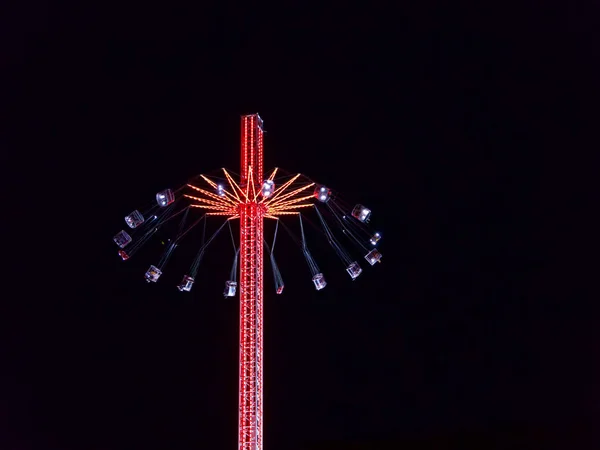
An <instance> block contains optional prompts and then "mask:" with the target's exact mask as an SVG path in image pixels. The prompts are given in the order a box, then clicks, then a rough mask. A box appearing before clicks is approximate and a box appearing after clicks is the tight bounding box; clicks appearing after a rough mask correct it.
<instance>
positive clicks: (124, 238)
mask: <svg viewBox="0 0 600 450" xmlns="http://www.w3.org/2000/svg"><path fill="white" fill-rule="evenodd" d="M113 241H115V243H116V244H117V245H118V246H119V247H121V248H123V247H125V246H126V245H127V244H129V243H130V242H131V236H129V235H128V234H127V232H126V231H124V230H121V231H119V232H118V233H117V234H116V235H115V237H114V238H113Z"/></svg>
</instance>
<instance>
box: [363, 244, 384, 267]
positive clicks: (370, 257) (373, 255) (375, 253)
mask: <svg viewBox="0 0 600 450" xmlns="http://www.w3.org/2000/svg"><path fill="white" fill-rule="evenodd" d="M365 259H366V260H367V261H369V264H371V265H374V264H375V263H377V262H381V253H379V250H377V249H376V248H374V249H373V250H371V251H370V252H369V253H367V254H366V255H365Z"/></svg>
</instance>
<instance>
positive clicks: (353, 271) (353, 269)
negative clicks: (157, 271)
mask: <svg viewBox="0 0 600 450" xmlns="http://www.w3.org/2000/svg"><path fill="white" fill-rule="evenodd" d="M346 272H348V273H349V274H350V277H351V278H352V279H353V280H355V279H356V277H358V276H359V275H360V274H361V273H362V269H361V267H360V266H359V265H358V263H357V262H356V261H354V262H353V263H351V264H350V265H349V266H348V267H347V268H346Z"/></svg>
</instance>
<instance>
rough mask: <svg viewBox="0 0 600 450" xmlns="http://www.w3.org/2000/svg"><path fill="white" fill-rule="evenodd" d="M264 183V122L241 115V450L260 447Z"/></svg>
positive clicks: (261, 434) (250, 116)
mask: <svg viewBox="0 0 600 450" xmlns="http://www.w3.org/2000/svg"><path fill="white" fill-rule="evenodd" d="M262 182H263V123H262V119H261V118H260V116H259V115H258V114H251V115H248V116H242V136H241V179H240V187H241V188H242V189H243V190H244V191H247V192H249V193H251V195H248V196H247V197H246V198H244V199H243V201H242V202H241V203H240V204H239V208H240V209H239V217H240V387H239V389H240V390H239V396H240V397H239V431H238V433H239V437H238V442H239V450H262V447H263V420H262V415H263V218H264V215H265V211H266V209H265V207H264V204H262V203H260V201H259V200H258V197H257V195H256V193H257V192H259V191H260V189H261V185H262Z"/></svg>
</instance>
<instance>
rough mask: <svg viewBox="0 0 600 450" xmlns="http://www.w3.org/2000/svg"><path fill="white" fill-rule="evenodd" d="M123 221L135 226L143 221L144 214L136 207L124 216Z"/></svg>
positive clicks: (131, 226) (132, 226)
mask: <svg viewBox="0 0 600 450" xmlns="http://www.w3.org/2000/svg"><path fill="white" fill-rule="evenodd" d="M125 223H126V224H127V225H129V227H130V228H136V227H137V226H139V225H141V224H142V223H144V216H143V215H142V213H141V212H139V211H138V210H137V209H136V210H135V211H133V212H132V213H131V214H129V215H128V216H125Z"/></svg>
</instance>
